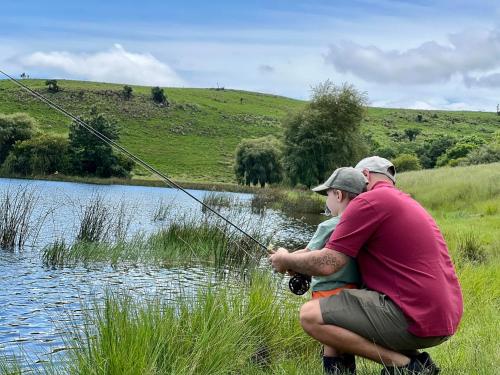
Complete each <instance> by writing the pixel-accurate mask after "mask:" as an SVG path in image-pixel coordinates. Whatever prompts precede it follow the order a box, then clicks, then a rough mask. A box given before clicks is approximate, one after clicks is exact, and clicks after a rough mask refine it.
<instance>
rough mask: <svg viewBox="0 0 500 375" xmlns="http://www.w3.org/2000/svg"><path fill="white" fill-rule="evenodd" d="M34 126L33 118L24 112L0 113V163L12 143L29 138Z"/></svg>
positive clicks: (5, 156)
mask: <svg viewBox="0 0 500 375" xmlns="http://www.w3.org/2000/svg"><path fill="white" fill-rule="evenodd" d="M35 128H36V123H35V120H34V119H33V118H32V117H30V116H28V115H27V114H26V113H15V114H13V115H3V114H0V163H3V162H4V161H5V159H6V158H7V155H8V154H9V152H10V150H11V149H12V147H13V146H14V143H16V142H19V141H25V140H27V139H30V138H31V137H32V135H33V133H34V130H35Z"/></svg>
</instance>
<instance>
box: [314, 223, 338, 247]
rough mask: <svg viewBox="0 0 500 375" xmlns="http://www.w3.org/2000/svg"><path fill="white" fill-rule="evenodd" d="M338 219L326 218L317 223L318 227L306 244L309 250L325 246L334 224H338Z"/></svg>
mask: <svg viewBox="0 0 500 375" xmlns="http://www.w3.org/2000/svg"><path fill="white" fill-rule="evenodd" d="M338 222H339V219H338V218H336V217H334V218H331V219H328V220H326V221H324V222H322V223H321V224H319V225H318V229H316V232H315V233H314V236H313V237H312V238H311V241H309V243H308V244H307V248H308V249H310V250H321V249H323V248H324V247H325V244H326V243H327V242H328V240H329V239H330V236H331V234H332V232H333V231H334V230H335V226H336V225H337V224H338Z"/></svg>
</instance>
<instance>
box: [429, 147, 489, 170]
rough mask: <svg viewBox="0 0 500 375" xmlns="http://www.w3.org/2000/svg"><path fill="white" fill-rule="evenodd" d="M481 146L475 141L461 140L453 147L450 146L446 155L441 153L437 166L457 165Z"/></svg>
mask: <svg viewBox="0 0 500 375" xmlns="http://www.w3.org/2000/svg"><path fill="white" fill-rule="evenodd" d="M478 147H479V146H478V145H477V144H474V143H463V142H459V143H457V144H456V145H454V146H453V147H451V148H449V149H448V151H446V153H445V154H444V155H441V156H440V157H439V158H438V159H437V162H436V166H438V167H442V166H445V165H449V166H457V165H458V164H459V163H460V162H461V161H463V160H465V157H466V156H467V155H468V154H469V152H471V151H472V150H475V149H477V148H478Z"/></svg>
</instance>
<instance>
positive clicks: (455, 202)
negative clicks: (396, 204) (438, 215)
mask: <svg viewBox="0 0 500 375" xmlns="http://www.w3.org/2000/svg"><path fill="white" fill-rule="evenodd" d="M397 178H398V182H397V185H398V187H399V188H400V189H402V190H403V191H405V192H407V193H409V194H411V195H412V197H413V198H415V199H416V200H418V201H419V202H420V203H421V204H422V205H423V206H424V207H426V208H427V209H430V210H432V211H435V212H438V211H441V212H447V213H450V212H456V211H463V212H467V213H468V214H473V213H475V214H485V215H494V214H495V213H498V211H499V208H500V163H493V164H485V165H477V166H468V167H455V168H438V169H430V170H424V171H417V172H405V173H402V174H400V175H399V176H398V177H397Z"/></svg>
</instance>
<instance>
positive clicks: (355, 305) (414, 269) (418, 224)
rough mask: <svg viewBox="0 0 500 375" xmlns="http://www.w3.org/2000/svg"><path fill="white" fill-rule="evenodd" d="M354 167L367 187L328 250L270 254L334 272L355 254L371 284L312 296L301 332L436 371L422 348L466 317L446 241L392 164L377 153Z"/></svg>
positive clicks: (277, 261) (280, 263) (306, 269)
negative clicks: (397, 181) (399, 183)
mask: <svg viewBox="0 0 500 375" xmlns="http://www.w3.org/2000/svg"><path fill="white" fill-rule="evenodd" d="M356 168H357V169H359V170H361V171H362V172H363V174H364V175H365V177H366V178H367V180H368V185H367V189H368V191H367V192H366V193H363V194H360V195H359V196H358V197H356V198H355V199H354V200H352V201H351V203H350V205H349V206H348V208H347V209H346V211H345V212H344V213H343V215H342V217H341V219H340V222H339V224H338V225H337V228H336V229H335V231H334V232H333V234H332V236H331V238H330V240H329V241H328V242H327V244H326V245H325V248H324V249H323V250H319V251H315V252H311V253H304V254H295V255H294V254H293V253H289V252H288V251H287V250H286V249H283V248H281V249H278V251H277V252H276V253H275V254H273V255H271V256H270V260H271V262H272V265H273V268H275V269H276V270H277V271H279V272H286V270H293V271H295V272H299V273H303V274H308V275H329V274H331V273H333V272H336V271H337V270H338V269H340V268H341V267H342V266H343V265H344V264H346V262H347V260H348V259H349V257H351V258H355V259H356V260H357V262H358V265H359V271H360V274H361V278H362V281H363V284H364V286H365V287H366V289H358V290H345V291H343V292H342V293H340V294H338V295H336V296H332V297H328V298H322V299H320V300H313V301H310V302H307V303H306V304H304V306H303V307H302V309H301V312H300V319H301V324H302V327H303V328H304V330H305V331H306V332H307V333H308V334H309V335H311V336H312V337H314V338H315V339H317V340H318V341H320V342H321V343H323V344H324V345H328V346H331V347H334V348H336V349H337V350H338V351H339V352H344V353H352V354H355V355H359V356H362V357H365V358H369V359H371V360H374V361H376V362H379V363H382V364H383V365H384V369H383V370H382V374H399V373H402V374H404V373H410V374H437V373H438V372H439V368H438V367H437V366H436V365H435V364H434V362H433V361H432V360H431V358H430V356H429V355H428V354H427V353H425V352H424V353H419V352H418V351H417V349H420V348H428V347H432V346H435V345H439V344H440V343H442V342H444V341H445V340H447V339H448V338H449V337H450V336H451V335H453V334H454V333H455V332H456V330H457V327H458V324H459V322H460V319H461V316H462V311H463V303H462V293H461V290H460V285H459V283H458V279H457V276H456V274H455V270H454V268H453V265H452V262H451V259H450V256H449V254H448V249H447V246H446V243H445V241H444V239H443V236H442V235H441V232H440V231H439V228H438V227H437V225H436V223H435V222H434V220H433V219H432V217H431V216H430V215H429V214H428V213H427V212H426V211H425V209H424V208H423V207H422V206H420V204H419V203H418V202H416V201H415V200H413V199H412V198H411V197H410V196H408V195H407V194H405V193H403V192H401V191H400V190H398V189H396V188H395V186H394V185H395V169H394V166H393V165H392V163H390V162H389V161H388V160H386V159H383V158H380V157H378V156H374V157H370V158H366V159H363V160H361V161H360V162H359V163H358V165H357V166H356ZM321 188H322V185H320V186H318V187H317V188H316V189H315V190H317V189H321ZM334 360H335V359H334ZM338 363H339V366H338V373H339V374H340V373H342V372H341V371H344V370H345V369H344V368H343V367H342V361H341V358H340V359H339V362H338Z"/></svg>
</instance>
